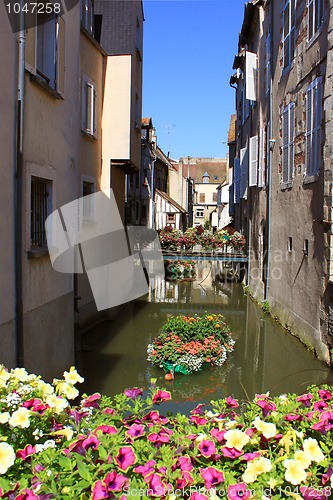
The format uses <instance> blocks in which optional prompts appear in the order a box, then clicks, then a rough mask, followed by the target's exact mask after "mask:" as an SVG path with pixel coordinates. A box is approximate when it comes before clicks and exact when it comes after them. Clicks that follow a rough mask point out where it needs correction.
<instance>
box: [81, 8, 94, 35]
mask: <svg viewBox="0 0 333 500" xmlns="http://www.w3.org/2000/svg"><path fill="white" fill-rule="evenodd" d="M81 24H82V26H83V27H84V28H85V29H86V30H87V31H89V33H90V34H91V35H93V34H94V0H81Z"/></svg>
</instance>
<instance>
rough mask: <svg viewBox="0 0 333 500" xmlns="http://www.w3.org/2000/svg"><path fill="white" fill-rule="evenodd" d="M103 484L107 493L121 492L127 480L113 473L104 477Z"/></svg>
mask: <svg viewBox="0 0 333 500" xmlns="http://www.w3.org/2000/svg"><path fill="white" fill-rule="evenodd" d="M104 483H105V485H106V486H107V488H108V490H109V491H110V490H111V491H122V489H123V488H124V486H125V485H126V484H127V483H128V478H127V477H126V476H123V475H122V474H118V473H117V472H115V471H113V472H109V473H108V474H107V475H106V476H105V479H104Z"/></svg>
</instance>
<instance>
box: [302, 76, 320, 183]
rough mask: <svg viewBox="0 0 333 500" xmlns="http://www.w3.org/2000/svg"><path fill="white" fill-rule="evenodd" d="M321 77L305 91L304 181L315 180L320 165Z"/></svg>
mask: <svg viewBox="0 0 333 500" xmlns="http://www.w3.org/2000/svg"><path fill="white" fill-rule="evenodd" d="M321 124H322V77H321V76H319V77H318V78H316V79H315V80H314V81H313V82H312V83H311V84H310V85H309V87H308V88H307V91H306V132H305V139H306V146H305V149H306V155H305V182H313V181H315V180H317V178H318V173H319V169H320V166H321Z"/></svg>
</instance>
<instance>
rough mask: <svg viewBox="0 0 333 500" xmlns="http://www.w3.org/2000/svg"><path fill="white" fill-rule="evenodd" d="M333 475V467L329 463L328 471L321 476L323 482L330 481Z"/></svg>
mask: <svg viewBox="0 0 333 500" xmlns="http://www.w3.org/2000/svg"><path fill="white" fill-rule="evenodd" d="M332 475H333V469H332V467H331V466H330V465H329V467H328V469H327V472H325V473H324V474H323V475H322V476H321V484H326V483H328V481H329V480H330V479H331V476H332Z"/></svg>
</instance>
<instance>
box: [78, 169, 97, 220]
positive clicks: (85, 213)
mask: <svg viewBox="0 0 333 500" xmlns="http://www.w3.org/2000/svg"><path fill="white" fill-rule="evenodd" d="M85 184H89V185H91V188H92V190H91V193H90V194H89V195H84V185H85ZM94 193H96V178H95V177H93V176H91V175H81V196H82V220H83V223H87V222H88V223H89V222H95V221H96V203H95V199H96V197H95V196H93V194H94Z"/></svg>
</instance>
